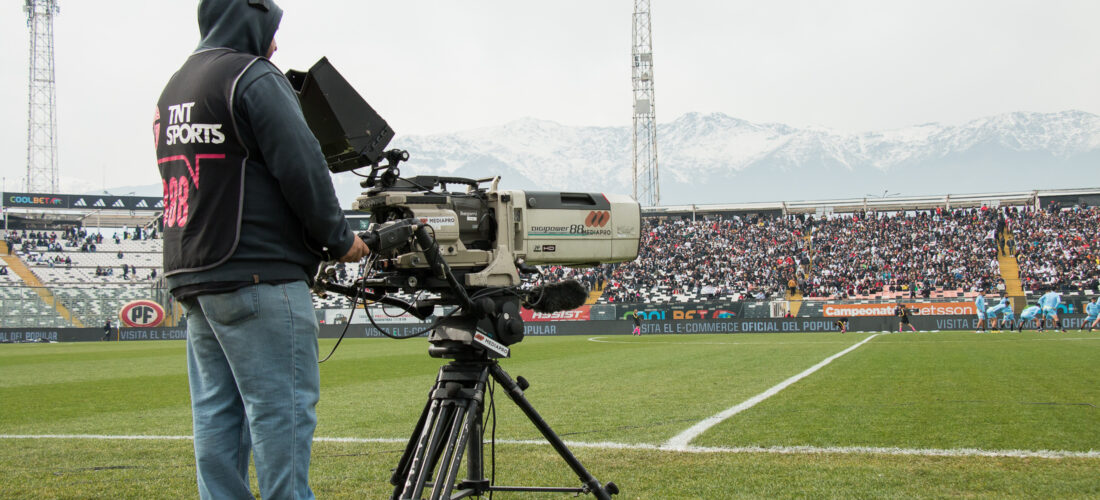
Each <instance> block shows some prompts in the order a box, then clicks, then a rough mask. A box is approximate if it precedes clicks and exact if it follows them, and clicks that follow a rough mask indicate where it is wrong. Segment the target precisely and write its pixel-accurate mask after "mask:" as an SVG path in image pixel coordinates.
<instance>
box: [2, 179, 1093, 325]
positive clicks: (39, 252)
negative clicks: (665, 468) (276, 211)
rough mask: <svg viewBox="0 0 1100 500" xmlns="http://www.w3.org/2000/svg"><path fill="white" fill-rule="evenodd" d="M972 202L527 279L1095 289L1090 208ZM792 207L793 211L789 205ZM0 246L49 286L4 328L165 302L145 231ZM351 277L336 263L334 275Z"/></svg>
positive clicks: (765, 309)
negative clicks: (132, 303)
mask: <svg viewBox="0 0 1100 500" xmlns="http://www.w3.org/2000/svg"><path fill="white" fill-rule="evenodd" d="M983 196H987V197H990V198H994V199H993V201H994V202H996V203H989V204H986V202H984V201H981V200H982V198H981V197H980V196H978V195H974V196H973V197H972V198H971V199H970V202H969V203H970V206H965V204H963V206H964V207H965V208H957V207H956V208H949V207H951V206H953V205H952V203H955V204H956V205H959V204H960V203H959V202H958V201H957V199H955V201H952V200H953V199H951V198H950V197H943V198H937V197H932V198H930V199H928V200H925V199H920V200H917V201H910V200H902V201H896V200H895V201H894V202H893V203H894V205H891V206H885V205H883V206H878V207H877V208H878V210H875V208H876V207H873V206H871V207H869V206H868V202H867V200H866V199H865V200H863V204H862V205H860V204H855V203H852V204H846V203H847V202H828V203H824V202H823V203H818V204H816V205H813V204H810V203H808V202H807V203H804V204H803V205H798V204H795V203H791V204H783V210H782V211H779V210H775V209H774V207H772V206H767V207H764V206H760V207H756V208H758V209H759V210H756V211H757V213H740V214H739V213H735V212H736V211H727V212H726V213H722V212H721V211H720V210H715V211H714V212H712V213H697V212H696V211H695V209H694V208H692V209H691V210H690V211H689V210H682V211H680V212H678V213H677V212H674V211H671V210H669V209H666V208H662V209H654V210H649V211H647V213H646V214H645V217H644V219H643V231H642V241H641V246H640V256H639V258H638V259H637V260H636V261H634V262H630V263H624V264H618V265H604V266H599V267H595V268H582V269H575V268H565V267H561V266H544V267H543V268H541V269H540V273H541V274H540V275H539V276H538V277H537V278H535V279H534V280H533V281H532V283H529V284H527V285H526V286H533V285H534V284H537V283H539V282H552V281H557V280H561V279H568V278H575V279H578V280H580V281H581V282H583V283H584V284H585V285H586V286H587V287H588V289H589V290H590V291H591V293H590V300H589V303H590V304H618V303H645V304H673V305H675V304H694V303H704V302H705V303H710V304H714V305H716V306H722V305H723V304H726V303H729V304H734V303H739V304H740V309H739V310H740V311H741V315H742V316H745V317H768V316H773V315H775V314H776V310H774V309H772V308H771V306H770V305H769V304H770V303H773V302H775V301H781V300H785V301H786V302H787V304H788V305H789V306H790V309H789V310H790V313H791V314H792V315H797V316H803V317H805V316H815V315H820V314H821V311H822V307H823V304H829V303H834V302H837V301H849V302H851V301H856V302H874V301H896V300H897V299H902V298H905V299H917V300H937V299H952V298H954V299H959V298H969V297H972V296H973V295H974V294H975V291H976V290H977V289H979V288H984V289H991V290H993V291H995V292H996V291H1003V292H1005V293H1008V294H1009V295H1010V296H1016V295H1019V296H1020V297H1022V298H1023V296H1024V294H1025V293H1027V294H1029V295H1030V294H1034V293H1036V292H1039V291H1041V290H1045V289H1050V288H1054V289H1058V290H1061V291H1063V292H1068V293H1080V294H1084V295H1092V294H1096V293H1098V290H1097V289H1098V288H1100V282H1098V276H1100V272H1098V269H1100V208H1096V207H1092V208H1085V207H1082V206H1079V205H1075V206H1072V207H1068V208H1063V207H1061V206H1059V205H1057V204H1053V205H1048V206H1045V207H1043V209H1041V210H1040V209H1038V208H1036V205H1037V204H1038V202H1037V200H1038V197H1037V196H1032V197H1031V198H1024V197H1020V196H1017V195H1014V194H1010V195H1003V196H1000V197H999V198H997V197H995V196H993V195H983ZM1002 202H1003V203H1005V205H1003V206H997V204H999V203H1002ZM1008 202H1012V203H1015V204H1009V203H1008ZM1017 202H1018V203H1017ZM907 204H908V205H907ZM795 206H802V208H800V209H799V210H801V212H800V213H792V212H794V211H795V210H794V209H792V208H791V207H795ZM887 208H890V210H886V209H887ZM842 209H843V210H844V211H841V210H842ZM784 212H787V213H786V214H784ZM4 243H5V246H4V247H0V250H3V251H4V252H3V253H5V254H6V253H7V245H10V246H11V250H12V254H13V255H12V256H10V257H5V258H6V259H9V260H10V259H17V262H15V264H18V265H21V266H25V268H27V269H29V270H30V271H31V273H32V274H33V277H34V278H33V279H34V280H37V281H40V282H41V284H42V285H44V288H47V289H48V290H46V291H45V292H48V293H41V292H43V290H42V289H41V288H43V287H38V288H36V287H35V286H33V285H34V284H33V283H29V282H28V280H26V279H23V278H21V277H20V276H18V275H16V273H15V272H8V273H7V274H0V324H3V325H4V326H64V325H71V324H75V323H76V322H80V323H83V324H85V325H88V326H98V325H101V324H102V323H103V322H104V321H106V320H107V319H111V320H114V319H115V317H116V315H117V313H118V310H119V309H120V308H121V306H122V305H123V304H125V303H127V302H129V301H131V300H135V299H153V300H158V301H160V302H161V303H162V304H168V305H171V302H172V300H171V298H170V297H169V295H168V294H167V293H166V292H165V290H164V283H163V277H162V274H163V272H162V270H161V268H160V266H161V248H162V247H161V241H160V240H159V239H157V238H156V232H155V231H151V230H149V231H141V232H140V234H138V233H135V231H134V230H133V229H125V230H124V229H121V228H120V229H105V230H102V231H101V232H100V233H95V232H94V231H92V232H89V231H88V230H86V229H85V230H72V229H71V230H68V231H22V230H21V231H10V232H8V233H7V234H6V235H5V237H4ZM123 265H125V270H124V269H123ZM6 267H10V266H6ZM357 271H358V269H351V268H345V267H344V266H342V265H341V266H340V268H339V270H338V272H339V274H340V275H341V276H342V277H343V278H344V279H345V280H351V279H353V277H354V275H355V274H356V272H357ZM50 297H55V298H56V303H55V304H54V303H51V300H53V299H51V298H50ZM405 298H406V299H408V298H411V297H405ZM349 305H350V301H349V300H348V299H347V298H345V297H342V296H336V295H329V296H327V297H324V298H319V297H315V299H314V306H315V308H318V309H331V308H346V307H348V306H349ZM64 310H68V311H71V318H70V317H66V316H65V314H64V313H62V312H61V311H64Z"/></svg>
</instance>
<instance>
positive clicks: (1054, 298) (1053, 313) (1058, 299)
mask: <svg viewBox="0 0 1100 500" xmlns="http://www.w3.org/2000/svg"><path fill="white" fill-rule="evenodd" d="M1061 303H1062V294H1060V293H1058V292H1056V291H1054V290H1051V291H1049V292H1047V293H1044V294H1043V296H1042V297H1039V306H1040V307H1042V308H1043V316H1042V319H1041V320H1040V322H1039V331H1040V332H1041V331H1043V327H1044V326H1046V319H1047V318H1054V326H1055V327H1056V328H1059V329H1061V330H1062V331H1063V332H1065V331H1066V329H1065V328H1062V320H1061V318H1059V317H1058V305H1059V304H1061Z"/></svg>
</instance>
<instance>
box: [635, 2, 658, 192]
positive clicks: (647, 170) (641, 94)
mask: <svg viewBox="0 0 1100 500" xmlns="http://www.w3.org/2000/svg"><path fill="white" fill-rule="evenodd" d="M633 46H634V49H633V62H632V67H633V71H632V74H633V75H632V76H633V82H634V200H635V201H637V202H638V203H641V204H642V205H647V206H657V205H660V204H661V189H660V184H659V183H658V180H657V113H656V106H655V105H654V101H653V33H652V31H651V30H650V25H649V0H634V44H633Z"/></svg>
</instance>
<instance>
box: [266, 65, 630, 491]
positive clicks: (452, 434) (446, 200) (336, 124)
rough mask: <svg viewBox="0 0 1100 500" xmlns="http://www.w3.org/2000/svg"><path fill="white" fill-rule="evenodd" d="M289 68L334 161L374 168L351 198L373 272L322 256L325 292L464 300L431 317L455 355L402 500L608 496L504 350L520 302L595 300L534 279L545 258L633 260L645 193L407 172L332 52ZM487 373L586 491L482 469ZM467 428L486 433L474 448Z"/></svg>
mask: <svg viewBox="0 0 1100 500" xmlns="http://www.w3.org/2000/svg"><path fill="white" fill-rule="evenodd" d="M287 78H288V79H289V80H290V82H291V85H292V86H293V87H294V89H295V91H296V92H297V93H298V96H299V100H300V102H301V104H302V111H303V113H304V115H305V117H306V121H307V122H308V123H309V126H310V129H311V130H312V131H313V133H314V135H315V136H316V137H317V139H318V141H319V142H320V143H321V148H322V152H323V153H324V154H325V157H326V161H327V162H328V166H329V169H330V170H331V171H332V172H334V173H336V172H343V171H348V170H356V169H359V168H368V167H369V168H370V173H369V174H368V175H365V177H366V180H364V181H363V182H362V186H363V187H364V188H367V191H365V192H364V193H363V194H362V195H361V196H359V197H358V199H356V201H355V203H354V204H353V205H352V208H353V209H354V210H358V211H364V212H369V213H370V215H371V217H370V220H371V225H370V228H369V230H368V231H366V232H365V233H362V234H360V237H361V238H362V239H363V240H364V241H365V242H366V243H367V246H368V247H369V248H370V249H371V258H370V259H371V260H370V261H369V265H368V267H369V269H368V272H369V274H368V275H367V276H365V277H361V278H358V279H357V280H356V281H355V283H354V284H353V285H350V286H349V285H343V284H340V283H338V282H337V281H336V280H335V279H334V276H333V274H332V273H330V272H327V271H325V270H324V269H325V268H324V266H322V271H321V272H319V274H318V276H317V279H316V284H315V290H317V291H318V292H319V293H324V292H336V293H341V294H344V295H347V296H349V297H353V299H354V301H358V299H359V298H363V299H364V300H371V301H375V302H379V303H382V304H388V305H392V306H397V307H399V308H401V309H403V310H405V311H407V312H408V313H410V314H411V315H413V316H415V317H417V318H419V319H427V318H428V317H429V316H430V315H431V314H432V313H433V311H434V310H435V308H436V306H446V305H451V306H456V307H455V308H454V309H453V310H452V311H451V312H450V313H448V314H446V315H444V316H443V317H441V318H439V319H437V320H436V321H435V322H434V323H433V324H432V325H431V327H429V330H430V333H429V337H428V340H429V342H430V344H431V347H430V348H429V354H430V355H432V356H434V357H439V358H451V359H453V360H454V361H452V362H451V363H450V364H448V365H445V366H443V367H442V368H441V369H440V372H439V377H438V378H437V381H436V385H435V387H433V389H432V391H431V396H430V398H429V401H428V404H427V405H426V406H425V409H424V412H423V414H422V415H421V417H420V421H419V422H418V424H417V428H416V430H415V431H414V434H413V437H412V438H411V439H410V441H409V444H408V446H407V447H406V450H405V453H404V455H403V456H402V458H401V461H400V463H399V464H398V466H397V468H396V469H395V470H394V474H393V476H392V478H391V483H393V485H394V486H395V489H394V494H393V498H395V499H407V498H408V499H413V498H416V499H419V498H420V495H421V493H422V491H423V490H424V489H425V488H427V487H429V486H431V488H432V496H431V498H433V499H434V498H464V497H467V496H473V495H478V496H480V495H481V494H482V493H485V492H489V491H559V492H561V491H568V492H576V493H592V494H594V495H595V496H596V497H597V498H600V499H609V498H610V497H611V495H613V494H616V493H618V488H617V487H616V486H615V484H614V483H607V484H606V485H602V486H601V485H600V482H599V481H598V480H596V478H595V477H593V476H592V475H591V474H589V473H588V471H587V470H585V468H584V466H583V465H581V464H580V462H579V461H578V460H577V459H576V457H574V456H573V455H572V454H571V453H570V452H569V450H568V448H567V447H566V446H565V444H564V442H562V440H561V438H560V437H558V436H557V434H555V433H554V431H553V430H552V429H550V427H549V425H548V424H547V423H546V422H545V421H543V420H542V418H541V417H540V416H539V415H538V412H536V411H535V409H534V407H533V406H531V404H530V403H529V402H528V401H527V400H526V399H525V398H524V396H523V390H524V389H526V388H527V383H526V381H524V380H523V379H522V378H520V379H519V381H518V382H516V381H513V380H512V378H511V377H510V376H509V375H508V374H507V373H505V372H504V370H503V369H502V368H501V367H500V365H499V364H498V363H497V362H496V358H500V357H508V356H509V354H510V349H509V347H508V346H509V345H512V344H515V343H517V342H519V341H521V340H522V339H523V320H522V318H521V316H520V314H519V308H520V307H521V306H523V307H528V308H531V309H534V310H536V311H539V312H556V311H562V310H569V309H574V308H577V307H579V306H581V305H583V304H584V302H585V299H586V298H587V293H586V291H585V290H584V288H583V287H582V286H581V285H580V284H579V283H577V282H576V281H566V282H562V283H553V284H549V285H544V286H540V287H535V288H531V289H527V288H524V287H523V286H522V285H523V278H522V275H529V274H537V273H538V270H537V269H536V268H535V267H534V266H535V265H539V264H559V265H566V266H593V265H597V264H600V263H611V262H626V261H631V260H634V259H635V258H636V257H637V255H638V240H639V236H640V230H641V210H640V207H639V205H638V203H637V202H635V201H633V200H632V199H630V198H629V197H627V196H623V195H605V194H600V193H562V192H541V191H540V192H532V191H517V190H502V189H500V188H499V184H500V178H499V177H490V178H485V179H476V180H475V179H466V178H460V177H441V176H416V177H411V178H402V177H401V175H400V173H401V172H400V169H399V164H400V163H401V162H403V161H407V160H408V159H409V155H408V153H407V152H405V151H401V150H388V151H387V150H386V149H385V148H386V146H387V145H388V144H389V142H390V140H391V139H392V138H393V136H394V132H393V130H392V129H391V128H390V127H389V126H388V125H387V124H386V122H385V120H383V119H382V118H381V117H380V116H378V114H377V113H376V112H375V111H374V110H373V109H372V108H371V107H370V105H368V104H367V103H366V101H364V100H363V99H362V97H360V96H359V94H358V93H357V92H356V91H355V90H354V89H353V88H352V87H351V85H350V84H349V83H348V82H347V81H346V80H345V79H344V78H343V77H342V76H341V75H340V73H339V72H337V71H336V69H335V68H333V66H332V65H331V64H330V63H329V62H328V60H327V59H321V60H320V61H319V62H318V63H317V64H315V65H314V66H313V67H312V68H310V70H309V71H308V72H299V71H290V72H288V73H287ZM383 161H384V162H385V163H384V164H383ZM456 188H457V189H456ZM399 292H406V293H418V294H419V293H421V292H428V293H430V294H431V295H432V297H431V298H426V299H417V300H415V301H412V302H410V301H406V300H402V299H400V298H398V297H396V296H395V295H396V294H397V293H399ZM490 376H491V377H492V379H493V380H494V381H496V382H497V383H499V384H500V385H501V386H502V387H503V388H504V389H505V391H506V393H507V394H508V396H509V397H510V398H511V399H512V400H513V401H514V402H515V403H516V404H517V405H518V406H519V407H520V409H521V410H523V412H524V413H525V414H526V415H527V417H528V418H529V419H530V420H531V422H532V423H534V424H535V426H536V427H538V428H539V430H540V431H541V432H542V434H543V435H544V436H545V437H546V438H547V440H549V441H550V443H551V444H552V445H553V446H554V448H555V450H557V451H558V453H559V455H561V456H562V458H564V459H565V461H566V462H567V463H568V464H569V466H570V467H571V468H572V469H573V471H574V472H575V473H576V474H577V476H578V477H579V478H580V479H581V481H582V484H583V486H582V487H580V488H537V487H535V488H532V487H502V486H495V485H491V484H489V481H487V480H486V479H485V478H484V471H483V468H482V462H483V461H482V455H481V448H482V445H481V441H480V440H481V436H482V434H483V432H482V431H483V429H482V425H483V423H482V419H481V414H482V408H483V404H482V399H483V397H484V395H485V393H486V387H487V384H488V379H489V377H490ZM471 437H473V438H474V439H477V440H478V441H477V443H476V444H475V445H473V446H470V447H469V448H467V444H468V441H469V439H471ZM464 452H466V453H468V454H469V458H468V463H467V466H466V468H465V470H466V471H467V478H466V480H464V481H462V482H461V483H459V484H458V485H457V490H458V491H456V492H455V493H454V496H446V497H445V496H443V495H451V492H452V491H455V488H456V486H455V480H456V476H457V474H458V471H459V469H460V463H461V461H462V455H463V453H464ZM433 476H434V478H435V479H434V481H433V480H432V478H433Z"/></svg>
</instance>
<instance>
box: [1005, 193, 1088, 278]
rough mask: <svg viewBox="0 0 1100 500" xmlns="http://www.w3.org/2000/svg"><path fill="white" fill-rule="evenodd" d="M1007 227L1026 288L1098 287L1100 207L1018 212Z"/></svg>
mask: <svg viewBox="0 0 1100 500" xmlns="http://www.w3.org/2000/svg"><path fill="white" fill-rule="evenodd" d="M1008 226H1009V228H1010V229H1012V231H1013V233H1014V234H1015V239H1016V242H1015V247H1016V259H1017V262H1019V264H1020V279H1021V281H1022V284H1023V286H1024V288H1025V289H1026V290H1030V291H1041V290H1045V289H1056V290H1061V291H1072V290H1081V289H1086V290H1095V289H1097V288H1100V282H1098V277H1100V208H1098V207H1091V208H1081V207H1074V208H1072V209H1066V210H1058V209H1057V208H1054V209H1052V210H1042V211H1027V212H1020V213H1019V214H1017V216H1016V217H1014V218H1011V219H1009V221H1008Z"/></svg>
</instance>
